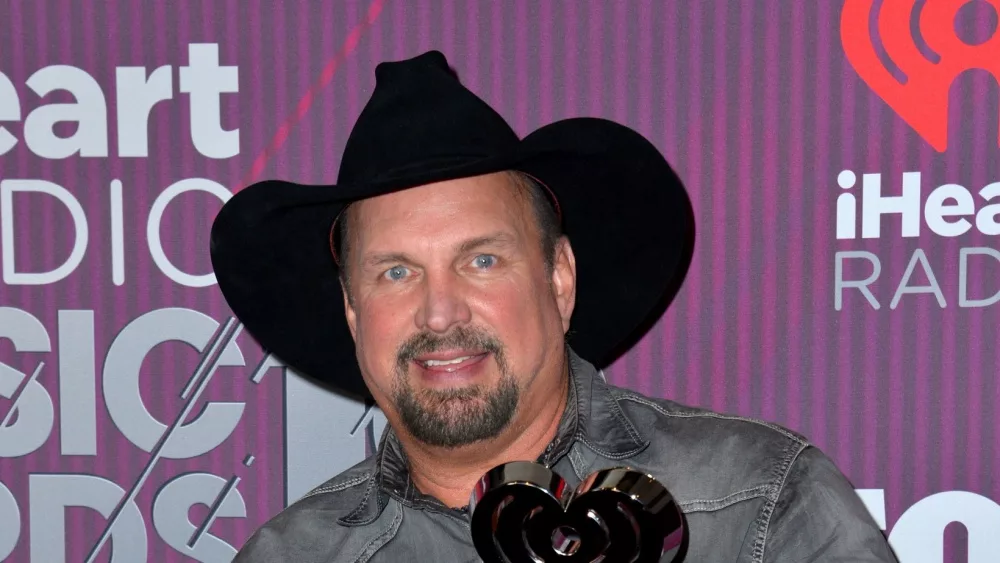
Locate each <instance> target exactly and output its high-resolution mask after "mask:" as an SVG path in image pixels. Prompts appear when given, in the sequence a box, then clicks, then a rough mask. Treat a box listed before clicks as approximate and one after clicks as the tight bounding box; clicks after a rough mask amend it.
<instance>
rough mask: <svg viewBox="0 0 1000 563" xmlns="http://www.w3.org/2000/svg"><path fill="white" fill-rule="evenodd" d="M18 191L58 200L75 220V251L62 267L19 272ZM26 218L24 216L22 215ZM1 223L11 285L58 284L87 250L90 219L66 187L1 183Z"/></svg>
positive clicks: (29, 182)
mask: <svg viewBox="0 0 1000 563" xmlns="http://www.w3.org/2000/svg"><path fill="white" fill-rule="evenodd" d="M14 192H36V193H43V194H48V195H50V196H52V197H54V198H56V199H58V200H59V201H60V202H61V203H62V204H63V206H65V207H66V209H67V210H69V214H70V217H71V218H72V219H73V227H74V232H75V235H74V240H73V250H72V251H71V252H70V254H69V257H68V258H66V261H65V262H63V263H62V265H60V266H59V267H58V268H56V269H54V270H50V271H48V272H18V271H17V270H16V268H17V265H16V261H15V255H14V217H15V213H14ZM19 216H20V217H24V215H23V214H21V215H19ZM0 222H2V223H3V225H2V229H3V230H2V232H0V236H2V237H3V281H4V283H6V284H8V285H44V284H49V283H55V282H57V281H60V280H62V279H64V278H65V277H66V276H68V275H70V274H71V273H73V271H74V270H75V269H76V267H77V266H79V265H80V262H81V261H83V255H84V253H85V252H86V250H87V237H88V232H89V231H88V229H87V216H86V215H85V214H84V213H83V207H81V206H80V202H79V201H77V199H76V198H75V197H73V194H71V193H70V192H69V191H68V190H67V189H66V188H64V187H62V186H60V185H58V184H53V183H52V182H48V181H46V180H4V181H2V182H0Z"/></svg>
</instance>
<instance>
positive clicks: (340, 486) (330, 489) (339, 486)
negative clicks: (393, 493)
mask: <svg viewBox="0 0 1000 563" xmlns="http://www.w3.org/2000/svg"><path fill="white" fill-rule="evenodd" d="M369 477H371V474H370V473H365V474H363V475H361V476H360V477H355V478H354V479H351V480H349V481H344V482H343V483H336V484H334V485H327V486H325V487H320V488H318V489H316V490H314V491H311V492H309V493H308V494H306V495H305V496H304V497H302V498H301V499H299V500H300V501H301V500H305V499H307V498H309V497H312V496H316V495H321V494H323V493H336V492H338V491H343V490H344V489H350V488H351V487H356V486H358V485H360V484H361V483H364V482H365V481H367V480H368V478H369Z"/></svg>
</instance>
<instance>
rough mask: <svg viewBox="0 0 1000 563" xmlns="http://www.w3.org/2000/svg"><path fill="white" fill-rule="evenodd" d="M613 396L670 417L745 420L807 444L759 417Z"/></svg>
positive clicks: (624, 394) (627, 394) (628, 394)
mask: <svg viewBox="0 0 1000 563" xmlns="http://www.w3.org/2000/svg"><path fill="white" fill-rule="evenodd" d="M615 398H616V399H618V400H624V401H632V402H633V403H638V404H640V405H645V406H647V407H649V408H651V409H654V410H655V411H657V412H658V413H660V414H662V415H663V416H667V417H671V418H715V419H719V420H732V421H738V422H746V423H749V424H754V425H757V426H762V427H764V428H767V429H769V430H772V431H774V432H777V433H778V434H781V435H782V436H784V437H785V438H788V439H789V440H792V441H793V442H795V443H796V444H798V445H807V444H808V442H807V441H806V440H804V439H803V438H802V437H801V436H797V435H795V434H793V433H792V432H789V431H788V430H786V429H784V428H782V427H780V426H778V425H777V424H772V423H770V422H766V421H763V420H759V419H756V418H749V417H745V416H736V415H729V414H722V413H716V412H711V411H697V412H670V411H668V410H667V409H665V408H663V407H662V406H661V405H658V404H657V403H656V402H654V401H651V400H649V399H647V398H645V397H643V396H641V395H636V394H634V393H631V392H628V391H620V392H618V393H617V396H616V397H615Z"/></svg>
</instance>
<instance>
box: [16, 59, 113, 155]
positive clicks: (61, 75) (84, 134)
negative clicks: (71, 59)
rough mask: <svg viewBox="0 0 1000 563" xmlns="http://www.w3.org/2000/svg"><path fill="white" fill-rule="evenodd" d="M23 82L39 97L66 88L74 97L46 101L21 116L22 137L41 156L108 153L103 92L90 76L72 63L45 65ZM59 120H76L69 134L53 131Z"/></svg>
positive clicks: (105, 108) (106, 115)
mask: <svg viewBox="0 0 1000 563" xmlns="http://www.w3.org/2000/svg"><path fill="white" fill-rule="evenodd" d="M26 84H27V85H28V87H29V88H31V89H32V90H34V92H35V93H36V94H38V95H39V96H41V97H44V96H47V95H48V94H50V93H51V92H54V91H56V90H66V91H68V92H69V93H70V94H72V95H73V97H74V98H76V103H72V104H48V105H44V106H40V107H38V108H35V110H34V111H32V112H31V113H29V114H28V117H27V118H26V119H25V120H24V141H25V142H26V143H27V144H28V147H29V148H31V151H32V152H34V153H35V154H37V155H38V156H40V157H43V158H53V159H55V158H66V157H68V156H71V155H74V154H76V153H80V156H96V157H106V156H108V112H107V105H106V103H105V101H104V92H102V91H101V85H100V84H98V83H97V81H96V80H94V77H92V76H90V75H89V74H87V73H86V72H85V71H83V70H80V69H78V68H76V67H74V66H66V65H55V66H47V67H45V68H43V69H41V70H39V71H37V72H35V73H34V74H32V75H31V76H30V77H29V78H28V80H27V82H26ZM62 121H73V122H76V123H77V129H76V131H75V132H74V133H73V134H72V135H70V136H69V137H60V136H58V135H56V133H55V131H54V130H53V127H55V125H56V123H59V122H62Z"/></svg>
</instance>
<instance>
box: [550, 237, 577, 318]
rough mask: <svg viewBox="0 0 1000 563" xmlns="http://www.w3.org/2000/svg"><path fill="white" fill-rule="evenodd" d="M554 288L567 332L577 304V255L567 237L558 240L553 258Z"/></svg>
mask: <svg viewBox="0 0 1000 563" xmlns="http://www.w3.org/2000/svg"><path fill="white" fill-rule="evenodd" d="M552 289H553V290H554V292H555V298H556V305H557V306H558V307H559V315H560V316H561V317H562V323H563V332H566V331H567V330H569V320H570V317H572V316H573V308H574V307H575V306H576V257H575V256H574V255H573V248H572V247H571V246H570V244H569V239H568V238H566V237H560V238H559V241H558V242H556V248H555V255H554V256H553V260H552Z"/></svg>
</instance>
